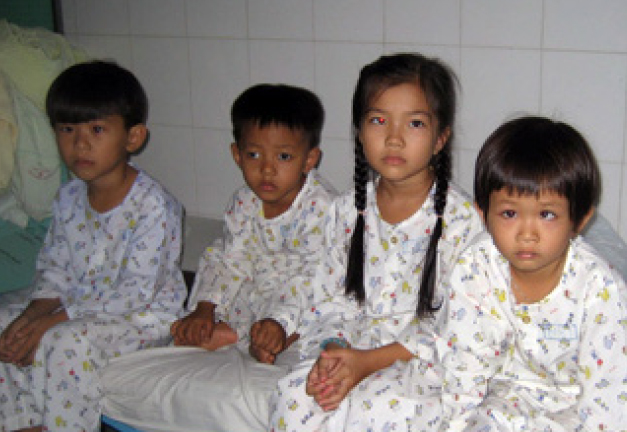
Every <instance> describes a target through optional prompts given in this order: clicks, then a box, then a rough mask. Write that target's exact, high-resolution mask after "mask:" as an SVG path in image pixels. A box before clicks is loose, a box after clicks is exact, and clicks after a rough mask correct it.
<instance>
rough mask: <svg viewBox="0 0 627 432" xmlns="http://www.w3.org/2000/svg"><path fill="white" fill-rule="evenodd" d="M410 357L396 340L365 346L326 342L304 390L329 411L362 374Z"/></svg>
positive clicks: (342, 398) (337, 404) (339, 401)
mask: <svg viewBox="0 0 627 432" xmlns="http://www.w3.org/2000/svg"><path fill="white" fill-rule="evenodd" d="M411 358H412V355H411V353H410V352H409V351H407V349H406V348H405V347H404V346H403V345H401V344H399V343H392V344H389V345H386V346H383V347H380V348H374V349H367V350H359V349H353V348H342V347H340V346H338V345H332V344H330V345H328V346H327V348H326V349H325V351H323V352H322V353H321V354H320V358H319V359H318V361H317V362H316V364H314V366H313V367H312V369H311V371H310V373H309V376H308V377H307V387H306V391H307V394H309V395H310V396H313V397H314V399H315V400H316V402H317V403H318V405H320V407H321V408H322V409H323V410H325V411H332V410H334V409H336V408H337V407H338V406H339V405H340V403H341V402H342V400H344V398H345V397H346V395H347V394H348V393H349V392H350V391H351V390H352V389H353V388H354V387H355V386H356V385H357V384H359V383H360V382H361V381H362V380H363V379H364V378H366V377H368V376H370V375H372V374H373V373H375V372H377V371H379V370H381V369H384V368H386V367H388V366H391V365H392V364H394V363H395V362H396V361H398V360H401V361H409V360H410V359H411Z"/></svg>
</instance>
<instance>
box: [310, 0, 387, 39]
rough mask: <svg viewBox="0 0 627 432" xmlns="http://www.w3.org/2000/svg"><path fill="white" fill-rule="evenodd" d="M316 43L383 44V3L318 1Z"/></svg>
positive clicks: (315, 22)
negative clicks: (357, 42) (318, 41)
mask: <svg viewBox="0 0 627 432" xmlns="http://www.w3.org/2000/svg"><path fill="white" fill-rule="evenodd" d="M313 5H314V35H315V39H316V40H325V41H359V42H383V0H343V1H337V0H315V1H314V3H313Z"/></svg>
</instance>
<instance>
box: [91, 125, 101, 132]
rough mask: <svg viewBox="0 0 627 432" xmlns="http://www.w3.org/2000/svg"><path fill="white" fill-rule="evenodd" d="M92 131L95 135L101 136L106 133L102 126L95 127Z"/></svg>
mask: <svg viewBox="0 0 627 432" xmlns="http://www.w3.org/2000/svg"><path fill="white" fill-rule="evenodd" d="M91 130H92V131H93V132H94V133H95V134H101V133H103V132H104V127H103V126H100V125H93V126H92V127H91Z"/></svg>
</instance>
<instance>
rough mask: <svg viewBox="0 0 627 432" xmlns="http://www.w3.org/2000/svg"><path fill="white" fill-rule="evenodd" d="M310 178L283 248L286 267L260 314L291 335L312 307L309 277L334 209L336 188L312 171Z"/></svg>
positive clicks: (313, 268)
mask: <svg viewBox="0 0 627 432" xmlns="http://www.w3.org/2000/svg"><path fill="white" fill-rule="evenodd" d="M311 175H314V178H313V179H309V180H308V182H309V183H311V184H310V185H309V188H310V189H309V190H308V191H307V192H308V194H307V195H306V196H303V199H302V202H301V204H300V205H301V207H299V209H298V210H299V211H298V212H297V213H295V215H296V218H298V219H295V220H294V221H292V226H291V230H290V233H289V238H288V237H286V238H285V239H284V241H285V243H286V244H287V250H286V251H285V254H286V257H287V259H288V262H289V263H290V266H289V268H287V269H285V271H282V272H281V274H279V275H277V276H278V277H277V286H276V287H275V289H274V292H273V296H272V299H271V301H270V304H269V305H268V306H267V307H266V310H267V312H266V314H265V315H264V316H263V318H270V319H273V320H274V321H276V322H278V323H280V324H281V326H282V327H283V329H284V331H285V333H286V334H287V335H290V336H291V335H294V334H295V333H296V332H297V330H298V327H299V326H300V324H301V317H302V312H303V311H304V310H305V309H307V308H309V307H311V304H312V303H313V302H314V301H315V299H313V298H312V296H313V293H312V288H313V287H312V284H311V282H312V279H313V278H314V275H315V274H316V271H317V270H318V267H319V265H320V262H321V260H322V258H323V256H324V254H325V253H326V252H325V249H324V248H325V245H327V244H328V242H327V241H326V236H327V234H326V230H327V229H328V226H329V225H332V224H329V223H328V218H329V215H330V213H332V212H333V205H332V204H331V202H332V199H333V197H334V195H335V192H334V191H332V190H330V189H329V188H328V186H324V184H325V182H323V181H322V180H321V179H320V178H319V176H318V175H317V174H314V173H313V172H312V173H310V176H311Z"/></svg>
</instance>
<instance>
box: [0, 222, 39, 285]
mask: <svg viewBox="0 0 627 432" xmlns="http://www.w3.org/2000/svg"><path fill="white" fill-rule="evenodd" d="M49 224H50V219H45V220H43V221H39V222H37V221H35V220H32V219H31V220H30V221H29V223H28V226H27V227H26V228H21V227H19V226H17V225H15V224H12V223H11V222H8V221H5V220H2V219H0V275H2V276H1V277H0V293H5V292H8V291H15V290H18V289H22V288H26V287H28V286H29V285H30V283H31V281H32V279H33V276H34V275H35V262H36V260H37V254H38V253H39V249H41V245H42V244H43V241H44V238H45V236H46V231H47V230H48V225H49Z"/></svg>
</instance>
